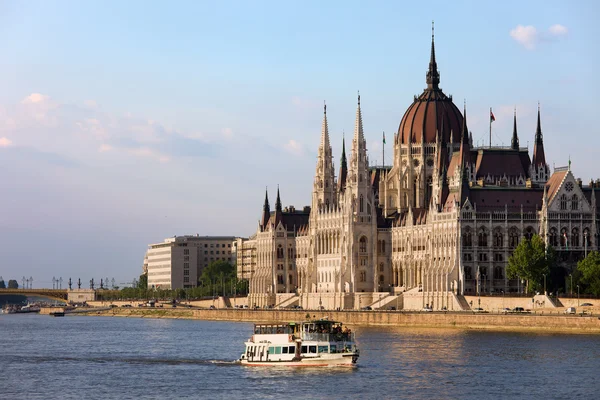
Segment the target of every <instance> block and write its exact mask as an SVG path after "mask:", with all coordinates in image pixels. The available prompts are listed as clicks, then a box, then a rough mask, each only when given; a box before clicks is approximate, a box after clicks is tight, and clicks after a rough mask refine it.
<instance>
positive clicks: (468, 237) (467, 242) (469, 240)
mask: <svg viewBox="0 0 600 400" xmlns="http://www.w3.org/2000/svg"><path fill="white" fill-rule="evenodd" d="M471 246H473V235H472V234H471V229H470V228H466V229H465V231H464V232H463V247H471Z"/></svg>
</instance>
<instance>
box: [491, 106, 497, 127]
mask: <svg viewBox="0 0 600 400" xmlns="http://www.w3.org/2000/svg"><path fill="white" fill-rule="evenodd" d="M495 120H496V117H494V113H493V112H492V109H491V108H490V124H491V123H492V122H494V121H495Z"/></svg>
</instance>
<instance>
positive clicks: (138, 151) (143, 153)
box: [128, 147, 170, 163]
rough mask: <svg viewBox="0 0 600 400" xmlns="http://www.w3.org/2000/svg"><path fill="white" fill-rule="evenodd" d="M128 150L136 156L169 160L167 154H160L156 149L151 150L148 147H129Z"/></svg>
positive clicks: (162, 160)
mask: <svg viewBox="0 0 600 400" xmlns="http://www.w3.org/2000/svg"><path fill="white" fill-rule="evenodd" d="M128 152H129V154H132V155H134V156H137V157H146V158H153V159H155V160H157V161H159V162H161V163H166V162H168V161H169V160H170V159H169V157H168V156H166V155H164V154H160V153H159V152H157V151H156V150H153V149H151V148H149V147H138V148H134V149H129V150H128Z"/></svg>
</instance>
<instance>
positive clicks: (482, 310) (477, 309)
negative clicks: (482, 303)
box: [473, 307, 487, 313]
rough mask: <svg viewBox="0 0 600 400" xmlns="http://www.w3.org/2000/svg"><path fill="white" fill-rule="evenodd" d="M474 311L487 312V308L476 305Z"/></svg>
mask: <svg viewBox="0 0 600 400" xmlns="http://www.w3.org/2000/svg"><path fill="white" fill-rule="evenodd" d="M473 312H476V313H487V311H485V310H484V309H483V308H481V307H475V308H474V309H473Z"/></svg>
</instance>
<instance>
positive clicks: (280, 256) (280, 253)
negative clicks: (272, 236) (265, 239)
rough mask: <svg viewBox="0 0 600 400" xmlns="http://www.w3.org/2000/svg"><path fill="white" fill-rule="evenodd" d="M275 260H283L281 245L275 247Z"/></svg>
mask: <svg viewBox="0 0 600 400" xmlns="http://www.w3.org/2000/svg"><path fill="white" fill-rule="evenodd" d="M277 258H283V248H282V247H281V245H279V246H277Z"/></svg>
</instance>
